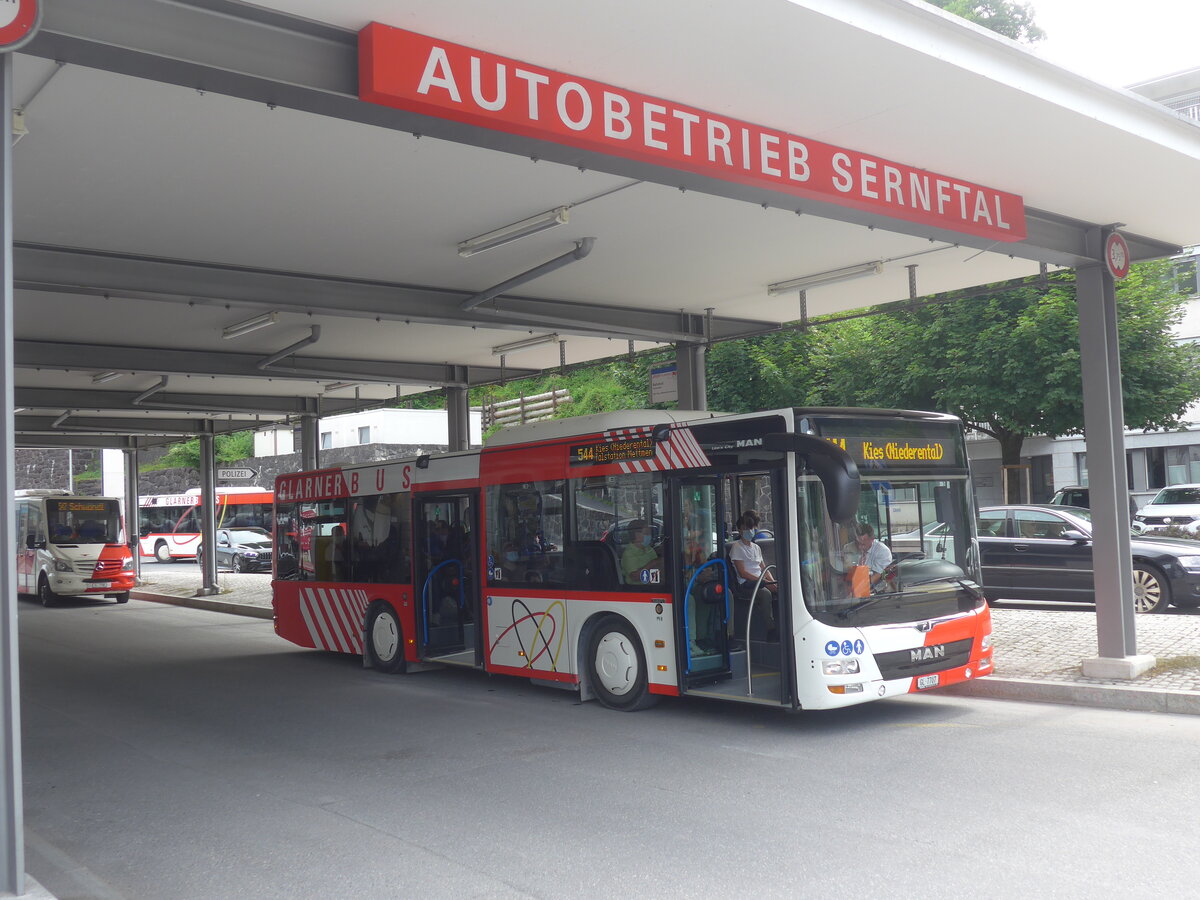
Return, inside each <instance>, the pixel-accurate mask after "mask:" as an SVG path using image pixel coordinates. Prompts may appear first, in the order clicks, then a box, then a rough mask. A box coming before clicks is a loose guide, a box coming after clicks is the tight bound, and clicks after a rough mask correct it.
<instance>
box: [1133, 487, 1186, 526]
mask: <svg viewBox="0 0 1200 900" xmlns="http://www.w3.org/2000/svg"><path fill="white" fill-rule="evenodd" d="M1167 528H1178V529H1181V530H1183V531H1188V532H1191V533H1192V534H1196V533H1198V532H1200V484H1173V485H1171V486H1170V487H1165V488H1163V489H1162V490H1161V491H1159V492H1158V493H1157V494H1155V495H1154V498H1153V499H1152V500H1151V501H1150V502H1149V503H1147V504H1146V505H1145V506H1143V507H1142V508H1141V509H1139V510H1138V511H1137V513H1136V514H1134V517H1133V530H1134V531H1135V532H1137V533H1138V534H1151V533H1153V532H1155V531H1163V530H1164V529H1167Z"/></svg>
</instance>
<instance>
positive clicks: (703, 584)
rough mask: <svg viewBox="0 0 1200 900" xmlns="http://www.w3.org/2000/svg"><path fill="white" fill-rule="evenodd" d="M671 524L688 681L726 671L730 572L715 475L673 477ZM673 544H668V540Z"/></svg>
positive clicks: (679, 624)
mask: <svg viewBox="0 0 1200 900" xmlns="http://www.w3.org/2000/svg"><path fill="white" fill-rule="evenodd" d="M674 487H675V491H674V493H675V502H674V507H675V510H674V511H675V525H674V526H673V528H672V531H673V532H674V533H675V534H676V535H679V540H678V541H674V542H667V544H666V545H665V546H666V547H667V549H668V551H671V550H673V551H674V553H675V555H676V558H675V561H674V565H675V567H676V572H677V573H678V574H677V577H676V578H675V581H674V583H675V591H676V594H675V603H676V609H677V610H678V611H679V614H678V615H677V616H676V618H675V623H676V627H677V628H678V629H679V632H678V633H679V638H678V640H679V646H680V647H681V648H682V649H681V656H682V662H683V671H684V673H685V675H686V677H687V681H688V683H689V684H697V683H703V682H705V681H710V680H712V679H713V678H714V677H717V676H721V675H727V674H728V672H729V640H728V625H729V620H730V616H731V615H732V612H733V609H732V605H731V602H732V601H731V597H730V585H731V583H732V576H731V575H730V574H729V571H728V560H727V559H726V558H725V548H724V545H725V540H724V539H725V532H724V527H723V525H722V522H723V521H724V510H723V509H722V508H721V507H722V505H723V504H722V502H721V490H720V483H719V481H718V479H716V478H704V479H695V478H691V479H687V480H684V481H679V482H676V483H675V486H674ZM672 545H673V546H672Z"/></svg>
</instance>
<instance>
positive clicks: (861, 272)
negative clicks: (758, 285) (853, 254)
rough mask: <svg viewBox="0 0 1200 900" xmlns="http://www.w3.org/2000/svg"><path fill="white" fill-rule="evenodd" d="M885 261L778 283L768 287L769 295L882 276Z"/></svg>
mask: <svg viewBox="0 0 1200 900" xmlns="http://www.w3.org/2000/svg"><path fill="white" fill-rule="evenodd" d="M882 274H883V260H881V259H877V260H875V261H874V262H868V263H861V264H859V265H857V266H846V268H844V269H831V270H830V271H828V272H818V273H817V274H815V275H804V276H802V277H800V278H793V279H792V280H791V281H777V282H775V283H774V284H768V285H767V293H768V294H769V295H770V296H772V297H775V296H778V295H779V294H790V293H792V292H793V291H805V290H808V289H809V288H812V287H820V286H821V285H825V284H837V283H838V282H841V281H852V280H854V279H855V278H865V277H866V276H868V275H882Z"/></svg>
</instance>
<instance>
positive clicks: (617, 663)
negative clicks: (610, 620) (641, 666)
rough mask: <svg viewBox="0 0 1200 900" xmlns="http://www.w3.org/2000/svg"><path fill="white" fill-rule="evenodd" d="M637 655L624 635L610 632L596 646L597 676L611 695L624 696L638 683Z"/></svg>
mask: <svg viewBox="0 0 1200 900" xmlns="http://www.w3.org/2000/svg"><path fill="white" fill-rule="evenodd" d="M637 667H638V662H637V653H636V652H634V649H633V646H632V644H630V642H629V638H627V637H626V636H625V635H623V634H618V633H616V632H610V633H609V634H606V635H605V636H604V637H602V638H601V639H600V643H599V644H597V645H596V675H597V676H598V677H599V678H600V683H601V684H602V685H604V688H605V690H607V691H608V692H609V693H610V694H624V693H626V692H627V691H628V690H629V689H630V688H631V687H633V683H634V682H635V681H637Z"/></svg>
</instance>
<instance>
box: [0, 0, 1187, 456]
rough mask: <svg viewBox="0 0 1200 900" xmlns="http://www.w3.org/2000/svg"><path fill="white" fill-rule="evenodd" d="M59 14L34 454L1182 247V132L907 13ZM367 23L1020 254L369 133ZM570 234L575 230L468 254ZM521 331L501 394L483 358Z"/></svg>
mask: <svg viewBox="0 0 1200 900" xmlns="http://www.w3.org/2000/svg"><path fill="white" fill-rule="evenodd" d="M45 6H46V7H47V8H46V10H45V16H44V21H43V25H42V30H41V33H40V34H39V36H38V37H36V38H35V39H34V40H33V42H31V43H30V44H28V45H27V46H26V47H24V48H23V49H22V50H21V51H20V52H19V54H18V55H17V57H16V59H15V85H14V89H13V102H14V104H15V106H17V107H18V108H19V109H21V110H22V111H23V112H24V118H23V121H24V127H25V128H27V130H28V133H27V134H24V135H23V136H20V137H19V140H18V142H17V143H16V145H15V147H14V149H13V173H14V214H13V215H14V231H15V236H16V241H17V245H16V247H15V249H14V274H15V282H16V295H15V296H16V305H15V322H14V332H15V336H16V351H15V358H16V365H17V367H18V368H17V372H16V375H15V385H16V405H17V406H18V407H20V408H24V410H23V411H22V412H20V413H19V414H18V416H17V431H18V441H19V442H20V443H21V444H23V445H28V446H55V445H68V444H70V445H76V446H80V445H93V446H95V445H105V446H124V447H131V446H145V445H147V444H151V443H155V442H160V441H162V440H164V439H175V436H177V435H178V434H181V433H193V432H196V431H203V430H217V431H220V430H233V429H238V428H244V427H247V426H248V425H251V424H253V423H256V422H267V421H273V420H278V419H280V418H282V417H286V416H289V415H298V414H305V413H309V414H312V413H324V414H328V413H330V412H337V411H342V410H345V409H351V408H355V406H356V405H357V404H363V403H369V402H379V401H381V400H384V399H387V398H391V397H394V396H396V395H398V394H404V393H409V392H413V391H418V390H425V389H428V388H429V387H431V386H438V385H468V384H478V383H484V382H488V381H494V380H497V379H499V378H501V377H514V376H518V375H522V374H527V373H529V372H532V371H536V370H540V369H543V368H553V367H556V366H558V365H559V364H560V362H562V361H563V360H564V359H565V361H566V362H567V363H575V362H580V361H584V360H589V359H596V358H602V357H607V356H613V355H617V354H620V353H624V352H625V351H626V350H627V347H628V344H627V341H629V340H632V341H634V346H635V348H636V349H645V348H648V347H650V346H653V345H655V344H663V343H670V342H674V341H684V340H687V341H703V340H706V339H708V338H712V339H722V338H727V337H731V336H734V335H740V334H748V333H755V332H760V331H764V330H770V329H773V328H775V327H778V326H779V325H780V324H781V323H785V322H789V321H792V320H795V319H797V318H798V317H799V316H800V305H799V303H798V293H795V292H793V293H784V294H779V295H776V296H772V295H769V294H768V290H767V287H768V285H770V284H773V283H776V282H781V281H786V280H788V279H793V278H796V277H797V276H803V275H810V274H814V273H821V272H827V271H829V270H834V269H838V268H842V267H846V266H854V265H859V264H863V263H868V262H873V261H882V262H883V266H882V274H879V275H874V276H871V277H863V278H857V279H855V280H852V281H845V282H843V283H837V284H831V285H826V286H821V287H814V288H811V289H809V290H808V292H807V311H808V314H809V315H810V316H811V315H820V314H823V313H828V312H834V311H838V310H847V309H853V308H859V307H864V306H868V305H872V304H876V303H881V302H887V301H892V300H899V299H903V298H906V297H908V296H909V269H908V268H907V267H908V266H911V265H916V266H917V268H916V270H915V278H916V285H917V289H918V291H919V292H920V293H921V294H928V293H934V292H940V291H946V290H951V289H957V288H964V287H970V286H974V285H979V284H984V283H989V282H993V281H999V280H1004V279H1008V278H1014V277H1020V276H1025V275H1032V274H1036V273H1037V271H1038V268H1039V263H1040V262H1045V263H1050V264H1052V265H1075V264H1080V263H1086V262H1088V261H1089V254H1088V253H1087V252H1086V251H1085V249H1084V245H1083V240H1082V236H1083V234H1084V233H1085V232H1086V230H1087V228H1088V227H1089V226H1103V225H1110V224H1113V223H1121V225H1122V226H1123V231H1124V232H1125V234H1126V236H1127V237H1128V238H1129V242H1130V246H1131V248H1132V250H1133V253H1134V255H1135V257H1139V258H1149V257H1154V256H1161V255H1164V254H1169V253H1171V252H1174V251H1175V250H1176V249H1177V248H1178V247H1179V246H1180V245H1184V244H1189V243H1195V242H1197V240H1198V235H1197V217H1196V210H1197V209H1200V177H1198V176H1200V128H1198V127H1197V126H1196V124H1195V123H1194V122H1192V121H1189V120H1186V119H1184V118H1182V117H1180V116H1178V115H1176V114H1175V113H1172V112H1170V111H1168V110H1166V109H1164V108H1162V107H1160V106H1158V105H1157V104H1154V103H1152V102H1150V101H1149V100H1146V99H1144V98H1142V97H1139V96H1136V95H1134V94H1132V93H1127V92H1122V91H1117V90H1113V89H1110V88H1107V87H1104V86H1101V85H1099V84H1097V83H1094V82H1091V81H1089V80H1087V79H1085V78H1083V77H1081V76H1078V75H1075V74H1073V73H1070V72H1067V71H1065V70H1063V69H1060V68H1057V67H1055V66H1053V65H1052V64H1050V63H1047V62H1045V61H1043V60H1041V59H1039V58H1038V57H1036V56H1035V55H1033V54H1032V53H1030V52H1029V51H1027V50H1026V49H1024V48H1023V47H1021V46H1019V45H1017V44H1015V43H1013V42H1010V41H1008V40H1006V39H1004V38H1001V37H998V36H996V35H994V34H992V33H990V32H986V31H984V30H982V29H979V28H976V27H974V26H972V25H970V24H968V23H965V22H963V21H961V20H959V19H957V18H955V17H952V16H949V15H947V14H944V13H942V12H941V11H940V10H938V9H936V8H934V7H932V6H929V5H928V4H926V3H923V2H908V0H805V2H787V0H753V2H746V0H710V2H707V3H705V4H702V5H697V4H695V3H694V2H690V0H656V2H654V3H645V2H644V0H611V2H606V3H603V4H573V3H562V2H560V0H508V2H506V3H505V4H504V6H503V15H498V14H497V6H496V4H495V3H494V2H491V0H456V2H454V3H446V2H443V0H406V2H395V0H341V2H339V3H327V2H319V0H273V2H261V3H257V4H245V3H237V2H227V0H191V2H167V0H56V2H54V3H47V4H45ZM372 22H379V23H382V24H384V25H391V26H396V27H399V28H403V29H407V30H409V31H412V32H417V33H419V34H422V35H428V36H430V37H432V38H436V39H439V40H443V41H449V42H453V43H455V44H459V45H463V46H465V47H468V48H473V49H475V50H478V51H484V52H487V53H489V54H495V55H498V56H500V57H505V58H508V59H511V60H518V61H522V62H525V63H528V64H529V65H530V66H536V67H540V68H541V69H547V70H556V71H558V72H562V73H566V74H567V75H568V76H570V77H572V78H577V79H590V80H591V81H594V82H598V83H600V84H602V85H608V86H612V87H614V88H619V89H621V90H624V91H629V92H635V93H637V94H641V95H648V96H649V97H653V98H663V99H664V100H665V101H667V102H669V103H673V104H681V105H684V106H687V107H689V108H696V109H699V110H704V111H706V112H707V113H711V114H712V115H714V116H721V117H728V118H730V119H733V120H738V121H741V122H748V123H754V124H755V125H759V126H763V127H765V128H770V129H776V130H778V131H781V132H786V133H789V134H792V135H798V136H801V137H802V138H804V139H805V140H808V141H813V142H823V143H824V144H829V145H833V146H834V147H836V148H846V149H848V150H851V151H859V152H862V153H867V154H873V155H875V156H878V157H881V158H884V159H887V160H892V161H895V162H896V163H899V164H903V165H905V166H909V167H913V168H915V169H927V170H930V171H932V172H934V173H941V174H943V175H946V176H948V177H950V178H952V179H962V180H965V181H966V182H970V183H973V184H976V185H982V186H986V187H987V188H988V189H993V190H995V191H998V192H1007V193H1009V194H1015V195H1018V196H1019V197H1021V198H1023V201H1024V205H1025V210H1026V214H1027V224H1028V238H1027V239H1026V240H1024V241H1018V242H997V241H996V240H995V239H993V238H988V237H982V236H978V235H974V236H973V235H968V234H961V233H954V232H953V231H952V230H947V229H945V228H937V227H931V226H929V225H926V224H920V223H915V222H911V221H904V220H901V219H896V218H890V217H888V216H885V215H881V214H879V213H878V212H872V211H869V210H867V211H864V210H863V209H861V208H850V207H840V206H838V205H837V204H835V203H824V202H811V201H810V199H809V198H797V197H796V196H794V195H788V194H786V193H784V192H779V191H772V190H767V189H764V188H762V186H761V185H754V184H745V183H736V182H733V181H719V180H716V179H712V178H706V177H703V176H702V175H699V174H697V173H695V172H681V171H678V170H673V169H672V168H671V167H670V166H669V165H652V164H647V163H645V162H644V161H638V160H631V159H628V158H621V157H618V156H613V155H610V154H607V153H605V152H603V151H602V150H597V149H594V148H591V149H588V148H582V149H581V148H580V147H578V146H567V145H564V144H560V143H555V142H551V141H546V140H544V139H539V138H538V137H536V136H528V135H520V134H513V133H507V132H503V131H498V130H495V129H494V128H489V127H482V126H480V125H473V124H464V123H463V122H460V121H452V120H449V119H446V118H441V117H438V116H432V115H428V114H422V113H417V112H412V111H406V110H401V109H393V108H388V107H385V106H380V105H377V104H375V103H368V102H365V101H363V100H360V99H359V97H358V90H359V85H358V65H359V53H358V32H359V31H360V30H361V29H363V28H364V27H365V26H367V25H368V24H370V23H372ZM414 133H415V134H414ZM415 135H420V136H419V137H417V136H415ZM558 207H569V222H568V223H567V224H564V225H561V226H558V227H555V228H551V229H549V230H546V231H543V232H541V233H538V234H535V235H532V236H530V237H526V238H524V239H522V240H520V241H517V242H514V243H511V244H508V245H506V246H503V247H499V248H497V249H494V250H489V251H487V252H484V253H480V254H477V255H474V256H470V257H469V258H463V257H461V256H460V255H459V254H458V252H457V245H458V244H459V242H461V241H464V240H466V239H468V238H471V237H474V236H476V235H480V234H482V233H484V232H488V231H490V230H492V229H496V228H499V227H501V226H505V225H508V224H510V223H514V222H517V221H520V220H523V219H526V218H528V217H530V216H534V215H536V214H539V213H542V212H544V211H547V210H552V209H555V208H558ZM797 210H800V211H801V212H802V213H803V214H801V215H797ZM588 237H590V238H594V239H595V242H594V246H592V247H591V250H590V252H589V253H587V255H586V256H585V257H584V258H581V259H577V260H574V259H573V260H572V261H571V262H569V263H568V264H565V265H563V266H562V267H560V268H558V269H556V270H555V271H552V272H550V273H548V274H545V275H542V276H541V277H538V278H534V279H532V280H529V281H528V282H527V283H523V284H520V285H519V286H516V287H513V288H511V290H510V292H505V293H501V294H500V295H499V296H498V297H497V298H495V299H489V300H487V301H486V302H480V303H479V305H476V306H474V307H473V308H470V309H464V308H463V306H464V303H465V301H467V300H468V299H469V298H472V297H476V300H477V301H478V297H477V295H478V294H479V292H482V291H485V290H486V289H488V288H492V287H493V286H497V285H501V284H503V283H504V282H506V281H507V280H509V279H511V278H513V277H514V276H517V275H519V274H521V273H524V272H526V271H527V270H530V269H532V268H534V267H536V266H538V265H540V264H542V263H545V262H547V261H548V260H551V259H555V258H558V257H561V256H563V255H564V254H568V253H570V252H571V251H573V250H575V249H576V247H577V242H579V241H582V240H583V239H584V238H588ZM466 305H468V306H470V305H471V304H469V303H468V304H466ZM263 313H275V314H276V315H275V316H274V324H271V325H269V326H266V327H262V328H260V329H258V330H253V331H250V332H247V333H245V334H243V335H241V336H236V337H231V338H223V337H222V334H223V330H224V329H225V328H226V327H227V326H230V325H235V324H238V323H242V322H244V321H246V320H248V319H251V318H253V317H256V316H259V315H261V314H263ZM531 336H535V337H536V336H550V337H548V338H547V341H546V342H545V343H542V344H539V345H537V346H534V347H530V348H527V349H519V350H518V349H514V350H511V351H509V352H507V353H505V354H504V356H503V368H501V356H500V355H498V354H497V353H495V352H494V351H493V348H495V347H498V346H501V345H504V344H507V343H511V342H513V341H516V340H519V339H522V338H527V337H531ZM560 340H561V341H565V344H563V345H561V347H560V344H559V341H560ZM289 348H292V352H290V353H281V351H285V350H288V349H289ZM108 373H118V375H117V376H116V377H113V378H112V379H109V380H103V381H101V382H100V383H97V378H98V376H104V375H106V374H108ZM164 378H165V379H166V381H165V382H164V380H163V379H164ZM331 385H349V386H345V387H331ZM66 413H69V415H64V414H66Z"/></svg>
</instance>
